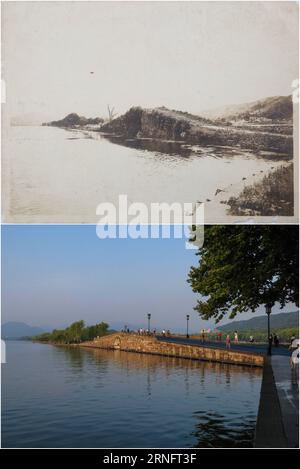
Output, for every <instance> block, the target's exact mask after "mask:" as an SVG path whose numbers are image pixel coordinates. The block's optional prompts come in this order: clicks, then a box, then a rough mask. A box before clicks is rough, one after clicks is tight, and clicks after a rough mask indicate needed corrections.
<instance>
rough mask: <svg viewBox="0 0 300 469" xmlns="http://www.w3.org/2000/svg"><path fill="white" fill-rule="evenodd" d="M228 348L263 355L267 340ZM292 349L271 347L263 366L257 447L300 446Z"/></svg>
mask: <svg viewBox="0 0 300 469" xmlns="http://www.w3.org/2000/svg"><path fill="white" fill-rule="evenodd" d="M158 340H162V341H166V342H175V343H179V344H189V345H194V346H197V347H208V348H223V349H224V348H225V347H226V346H225V343H224V342H212V341H205V342H204V343H202V342H201V341H200V340H199V339H187V338H184V337H158ZM231 350H232V351H234V350H236V351H237V352H253V353H259V354H262V355H266V352H267V344H242V343H239V344H234V343H231ZM290 355H291V352H290V350H289V349H288V348H286V347H273V348H272V356H271V357H266V360H265V365H264V369H263V379H262V387H261V397H260V403H259V411H258V417H257V425H256V436H255V446H256V447H257V448H287V447H288V448H298V447H299V367H297V369H296V370H295V371H294V372H292V371H291V367H290Z"/></svg>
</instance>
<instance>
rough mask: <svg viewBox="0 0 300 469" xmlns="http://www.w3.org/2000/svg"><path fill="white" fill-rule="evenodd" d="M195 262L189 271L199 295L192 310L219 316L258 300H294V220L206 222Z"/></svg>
mask: <svg viewBox="0 0 300 469" xmlns="http://www.w3.org/2000/svg"><path fill="white" fill-rule="evenodd" d="M197 255H199V256H200V262H199V266H197V267H191V269H190V272H189V277H188V282H189V283H190V285H191V287H192V289H193V291H194V292H195V293H199V294H200V295H201V299H200V300H198V302H197V305H196V307H195V310H196V311H198V312H199V314H200V316H201V317H202V318H203V319H211V318H214V319H215V320H216V322H218V321H220V320H221V319H222V318H223V317H224V315H225V314H227V313H230V318H233V317H235V316H236V314H237V313H241V312H245V311H247V310H249V309H250V310H252V311H254V310H255V309H256V308H257V307H258V306H260V305H267V304H270V305H273V304H274V303H275V302H279V303H280V306H281V307H283V306H284V305H285V304H287V303H289V302H292V303H295V304H297V305H298V296H299V262H298V255H299V230H298V226H296V225H282V226H280V225H214V226H206V227H205V236H204V244H203V246H202V247H201V248H200V249H199V250H198V252H197Z"/></svg>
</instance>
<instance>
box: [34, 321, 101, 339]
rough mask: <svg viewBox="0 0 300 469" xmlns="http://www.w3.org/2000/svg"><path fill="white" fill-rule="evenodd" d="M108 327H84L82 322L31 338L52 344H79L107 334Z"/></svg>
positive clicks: (99, 325)
mask: <svg viewBox="0 0 300 469" xmlns="http://www.w3.org/2000/svg"><path fill="white" fill-rule="evenodd" d="M108 328H109V325H108V324H107V323H105V322H100V323H99V324H94V325H92V326H85V323H84V321H82V320H80V321H76V322H73V323H72V324H71V325H70V326H68V327H67V328H66V329H54V330H53V331H52V332H44V333H43V334H39V335H36V336H34V337H32V340H34V341H37V342H45V343H47V342H49V343H53V344H66V345H67V344H79V343H80V342H84V341H87V340H93V339H94V338H95V337H101V336H103V335H106V334H107V333H108Z"/></svg>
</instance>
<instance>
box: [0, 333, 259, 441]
mask: <svg viewBox="0 0 300 469" xmlns="http://www.w3.org/2000/svg"><path fill="white" fill-rule="evenodd" d="M7 355H8V358H9V366H4V367H3V374H2V444H3V446H5V447H16V446H17V447H67V448H68V447H70V448H72V447H75V448H76V447H86V448H90V447H96V448H97V447H101V448H111V447H112V448H113V447H125V448H126V447H129V448H131V447H135V448H137V447H154V448H160V447H162V448H163V447H169V448H176V447H177V448H178V447H207V446H217V447H224V446H241V447H244V446H251V444H252V439H253V431H254V424H255V419H256V414H257V409H258V402H259V394H260V384H261V370H260V369H250V368H243V367H241V366H232V365H231V366H230V365H222V364H218V363H208V362H197V361H191V360H184V359H179V358H175V357H160V356H155V355H145V354H137V353H126V352H121V351H119V350H116V351H106V350H99V349H84V348H72V347H52V346H48V345H41V344H31V343H28V342H26V343H21V342H15V343H14V342H10V343H9V344H8V352H7ZM158 422H159V425H158Z"/></svg>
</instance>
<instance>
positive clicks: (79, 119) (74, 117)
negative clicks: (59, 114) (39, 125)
mask: <svg viewBox="0 0 300 469" xmlns="http://www.w3.org/2000/svg"><path fill="white" fill-rule="evenodd" d="M103 122H104V120H103V119H101V117H95V118H87V117H84V116H79V115H78V114H76V113H75V112H72V113H71V114H68V115H67V116H66V117H64V118H63V119H61V120H58V121H52V122H48V123H44V124H43V125H50V126H53V127H76V126H84V125H98V124H102V123H103Z"/></svg>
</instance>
